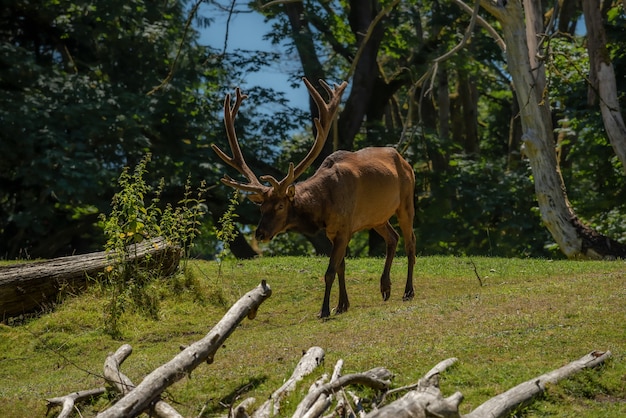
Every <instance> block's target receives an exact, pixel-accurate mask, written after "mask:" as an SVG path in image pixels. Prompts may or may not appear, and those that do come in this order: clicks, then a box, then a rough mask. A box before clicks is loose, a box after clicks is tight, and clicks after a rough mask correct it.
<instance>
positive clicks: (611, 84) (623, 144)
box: [582, 0, 626, 173]
mask: <svg viewBox="0 0 626 418" xmlns="http://www.w3.org/2000/svg"><path fill="white" fill-rule="evenodd" d="M582 3H583V12H584V14H585V25H586V26H587V49H588V51H589V73H590V76H589V79H590V80H591V86H590V92H591V95H592V96H596V94H597V96H598V98H599V100H600V111H601V112H602V121H603V122H604V129H605V130H606V135H607V136H608V137H609V141H610V142H611V146H612V147H613V151H614V152H615V155H617V158H619V161H620V162H621V163H622V169H623V170H624V173H626V125H625V124H624V119H623V118H622V113H621V111H620V106H619V99H618V97H617V83H616V81H615V70H614V69H613V64H612V63H611V57H610V56H609V51H608V49H607V47H606V43H607V41H606V33H605V31H604V26H603V25H602V14H601V11H600V3H599V2H598V1H591V0H583V2H582ZM591 101H592V102H595V100H591Z"/></svg>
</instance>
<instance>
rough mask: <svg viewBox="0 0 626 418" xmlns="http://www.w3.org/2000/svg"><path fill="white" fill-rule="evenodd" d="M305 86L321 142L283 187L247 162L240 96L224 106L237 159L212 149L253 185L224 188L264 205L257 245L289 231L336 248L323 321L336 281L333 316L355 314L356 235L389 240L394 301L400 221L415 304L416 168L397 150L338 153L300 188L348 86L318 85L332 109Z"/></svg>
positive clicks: (383, 281)
mask: <svg viewBox="0 0 626 418" xmlns="http://www.w3.org/2000/svg"><path fill="white" fill-rule="evenodd" d="M303 81H304V83H305V84H306V87H307V89H308V91H309V94H310V95H311V97H312V98H313V100H314V102H315V104H316V105H317V108H318V110H319V117H317V118H315V119H314V121H313V122H314V124H315V128H316V132H317V133H316V137H315V141H314V143H313V146H312V147H311V149H310V151H309V152H308V154H307V155H306V156H305V157H304V159H303V160H302V161H301V162H300V163H299V164H298V165H297V166H295V167H294V164H293V163H290V164H289V169H288V173H287V175H286V176H285V178H283V179H282V180H280V181H278V180H276V178H274V177H272V176H269V175H265V176H261V177H259V178H258V179H257V177H256V176H255V175H254V173H253V172H252V170H251V169H250V168H249V167H248V165H247V164H246V162H245V160H244V158H243V155H242V153H241V149H240V147H239V141H238V139H237V136H236V134H235V127H234V123H233V120H234V118H235V116H236V114H237V112H238V110H239V106H240V105H241V102H242V101H243V100H244V99H245V98H247V96H246V95H243V94H242V93H241V91H240V89H239V88H237V90H236V99H235V103H234V105H233V106H232V107H231V102H230V94H228V95H227V96H226V99H225V101H224V125H225V127H226V135H227V137H228V142H229V144H230V148H231V150H232V155H233V156H232V157H229V156H228V155H227V154H225V153H224V152H223V151H222V150H221V149H220V148H218V147H217V146H216V145H215V144H212V145H211V146H212V148H213V150H214V151H215V153H216V154H217V155H218V156H219V157H220V158H221V159H222V160H223V161H224V162H225V163H226V164H228V165H230V166H231V167H233V168H234V169H235V170H237V171H238V172H239V173H240V174H242V175H243V176H244V177H245V178H246V179H247V183H244V182H240V181H237V180H234V179H232V178H231V177H229V176H228V175H224V177H223V178H222V179H221V181H222V183H223V184H225V185H227V186H230V187H233V188H235V189H238V190H242V191H245V192H248V193H249V194H248V198H249V199H250V200H252V201H253V202H255V203H257V204H259V205H260V209H261V220H260V221H259V225H258V227H257V229H256V232H255V236H256V239H257V240H259V241H262V242H268V241H270V240H271V239H272V238H273V237H274V236H276V235H277V234H280V233H282V232H285V231H296V232H301V233H304V234H313V233H315V232H317V231H319V230H322V229H323V230H325V232H326V236H327V237H328V239H329V240H330V241H331V243H332V251H331V254H330V261H329V264H328V268H327V270H326V273H325V275H324V281H325V290H324V301H323V303H322V309H321V311H320V313H319V317H320V318H327V317H328V316H330V309H329V304H330V292H331V288H332V285H333V281H334V280H335V276H337V277H338V281H339V302H338V305H337V308H336V311H335V312H336V313H337V314H338V313H342V312H346V311H347V310H348V307H349V306H350V303H349V301H348V294H347V292H346V283H345V255H346V250H347V247H348V244H349V242H350V239H351V237H352V235H353V234H354V233H355V232H357V231H361V230H364V229H374V230H375V231H376V232H378V233H379V234H380V235H381V236H382V237H383V238H384V240H385V243H386V259H385V266H384V269H383V273H382V276H381V278H380V292H381V294H382V297H383V300H385V301H386V300H388V299H389V296H390V293H391V280H390V277H389V273H390V270H391V264H392V261H393V257H394V255H395V252H396V247H397V244H398V239H399V235H398V233H397V232H396V231H395V230H394V228H393V227H392V226H391V224H390V223H389V219H390V218H391V217H392V216H393V215H395V216H396V218H397V221H398V224H399V226H400V229H401V230H402V235H403V237H404V246H405V250H406V255H407V257H408V272H407V280H406V285H405V288H404V296H403V300H410V299H412V298H413V295H414V292H413V267H414V265H415V234H414V233H413V218H414V215H415V208H414V204H413V199H414V197H413V196H414V188H415V173H414V172H413V168H412V167H411V165H409V164H408V163H407V162H406V161H405V160H404V158H402V156H401V155H400V154H399V153H398V152H397V151H396V150H395V149H394V148H391V147H370V148H364V149H361V150H359V151H356V152H348V151H336V152H334V153H332V154H331V155H329V156H328V157H326V159H325V160H324V161H323V162H322V164H321V166H320V167H319V168H318V169H317V171H316V172H315V174H313V176H311V177H310V178H308V179H307V180H304V181H302V182H298V183H295V181H296V179H297V178H298V177H299V176H300V175H302V173H304V171H305V170H306V169H307V168H308V167H309V166H310V165H311V164H312V163H313V160H315V158H316V157H317V156H318V155H319V154H320V152H321V151H322V148H323V146H324V143H325V142H326V138H327V136H328V133H329V130H330V128H331V125H332V123H333V120H334V118H335V116H336V114H337V111H338V108H339V104H340V101H341V95H342V93H343V91H344V90H345V88H346V86H347V83H346V82H345V81H344V82H343V83H342V84H341V85H337V84H335V85H334V88H331V87H330V86H329V85H328V84H326V83H325V82H324V81H323V80H320V84H321V86H322V87H323V88H324V90H325V91H326V93H327V94H328V95H329V101H328V102H326V101H325V100H324V99H323V98H322V96H321V95H320V93H318V92H317V91H316V90H315V88H314V87H313V85H312V84H311V83H310V82H309V81H308V80H307V79H306V78H304V79H303ZM263 183H269V185H268V184H263Z"/></svg>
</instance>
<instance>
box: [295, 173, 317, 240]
mask: <svg viewBox="0 0 626 418" xmlns="http://www.w3.org/2000/svg"><path fill="white" fill-rule="evenodd" d="M295 188H296V193H295V195H294V197H293V201H292V206H291V212H290V214H289V228H288V229H289V230H291V231H296V232H301V233H304V234H314V233H316V232H317V231H319V230H321V229H324V228H325V227H326V222H325V219H326V216H325V213H326V210H327V209H326V206H327V199H326V193H325V191H324V188H323V187H321V184H320V182H319V181H317V180H316V179H315V177H311V178H309V179H307V180H305V181H303V182H301V183H296V184H295Z"/></svg>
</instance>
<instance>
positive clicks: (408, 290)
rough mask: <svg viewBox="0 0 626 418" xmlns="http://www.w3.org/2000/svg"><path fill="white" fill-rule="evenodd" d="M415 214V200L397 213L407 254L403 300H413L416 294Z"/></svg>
mask: <svg viewBox="0 0 626 418" xmlns="http://www.w3.org/2000/svg"><path fill="white" fill-rule="evenodd" d="M414 216H415V209H414V207H413V201H412V200H411V202H410V204H408V208H407V209H406V210H405V211H399V212H398V213H397V217H398V223H399V224H400V230H401V231H402V237H403V238H404V252H405V253H406V256H407V260H408V263H407V265H408V266H407V274H406V285H405V287H404V296H402V300H405V301H406V300H411V299H413V296H415V292H414V291H413V269H414V267H415V245H416V243H415V233H414V232H413V217H414Z"/></svg>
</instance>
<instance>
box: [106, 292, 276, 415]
mask: <svg viewBox="0 0 626 418" xmlns="http://www.w3.org/2000/svg"><path fill="white" fill-rule="evenodd" d="M271 294H272V291H271V289H270V287H269V286H268V285H267V283H266V282H265V280H263V281H262V282H261V284H260V285H259V286H257V287H256V288H255V289H253V290H251V291H249V292H248V293H246V294H245V295H244V296H243V297H242V298H241V299H239V300H238V301H237V302H236V303H235V304H234V305H233V306H232V307H231V308H230V309H229V310H228V312H227V313H226V315H224V317H223V318H222V319H221V320H220V322H219V323H218V324H217V325H215V327H213V329H212V330H211V331H210V332H209V333H208V334H207V335H206V336H205V337H204V338H202V339H201V340H199V341H196V342H195V343H193V344H191V345H190V346H189V347H187V348H185V349H184V350H183V351H182V352H180V353H179V354H178V355H177V356H176V357H174V358H173V359H172V360H170V361H169V362H167V363H166V364H164V365H162V366H160V367H158V368H157V369H155V370H154V371H153V372H152V373H150V374H149V375H148V376H146V377H145V378H144V379H143V381H142V382H141V383H140V384H139V385H137V387H135V388H134V389H133V390H131V391H130V392H129V393H128V394H126V396H124V397H123V398H122V399H120V400H119V401H118V402H117V403H116V404H115V405H113V406H112V407H111V408H109V409H107V410H106V411H103V412H101V413H100V414H98V415H97V416H98V417H99V418H111V417H120V418H127V417H135V416H137V415H139V414H140V413H141V412H142V411H144V410H146V409H147V408H148V407H149V406H150V405H151V404H152V403H153V402H154V401H155V400H157V399H158V397H159V396H160V395H161V393H163V391H164V390H165V389H167V388H168V387H169V386H170V385H172V384H173V383H175V382H177V381H178V380H180V379H182V378H183V377H185V376H187V375H189V373H191V372H192V371H193V370H194V369H195V368H196V367H198V366H199V365H200V364H202V363H203V362H205V361H206V362H208V363H212V362H213V357H214V356H215V353H216V352H217V350H218V349H219V348H220V347H221V346H222V345H223V344H224V341H226V339H227V338H228V337H229V336H230V334H232V332H233V331H234V330H235V329H236V328H237V325H238V324H239V323H240V322H241V321H242V320H243V319H244V318H245V317H246V316H247V317H248V318H249V319H254V317H255V316H256V312H257V310H258V308H259V306H260V305H261V303H263V301H265V300H266V299H267V298H268V297H270V295H271Z"/></svg>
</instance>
